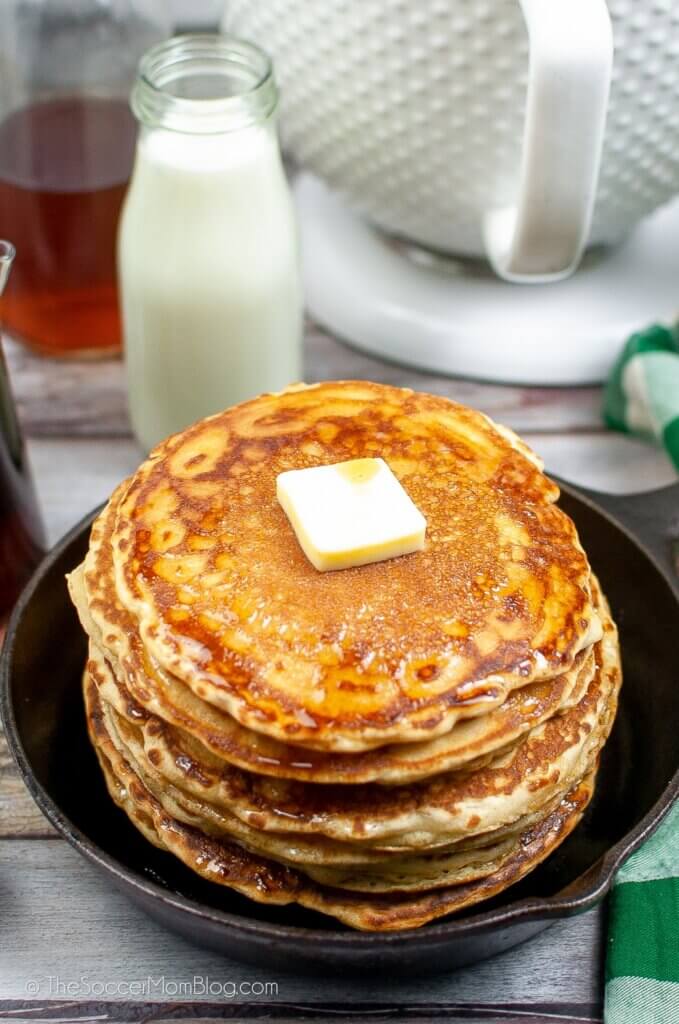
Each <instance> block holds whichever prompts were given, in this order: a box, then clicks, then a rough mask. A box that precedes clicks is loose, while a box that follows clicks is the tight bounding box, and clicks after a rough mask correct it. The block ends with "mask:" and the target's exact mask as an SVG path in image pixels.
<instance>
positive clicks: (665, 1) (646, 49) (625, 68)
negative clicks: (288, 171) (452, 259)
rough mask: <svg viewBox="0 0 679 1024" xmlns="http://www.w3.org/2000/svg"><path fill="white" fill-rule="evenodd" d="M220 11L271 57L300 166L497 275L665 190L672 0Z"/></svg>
mask: <svg viewBox="0 0 679 1024" xmlns="http://www.w3.org/2000/svg"><path fill="white" fill-rule="evenodd" d="M224 23H225V26H227V27H228V28H229V30H230V31H233V32H236V33H238V34H239V35H242V36H245V37H248V38H251V39H253V40H255V41H256V42H258V43H259V44H260V45H261V46H262V47H264V48H265V49H267V50H268V51H269V52H270V53H271V54H272V55H273V57H274V59H275V63H276V69H277V75H278V78H279V81H280V83H281V87H282V88H281V92H282V103H281V115H282V131H283V138H284V142H285V144H286V146H287V147H288V148H289V149H290V150H291V151H292V153H293V155H294V156H295V157H296V158H297V159H298V160H299V161H300V162H301V163H302V164H303V165H304V166H305V167H307V168H309V169H310V170H312V171H314V172H315V173H316V174H318V175H319V176H321V177H322V178H323V179H325V181H326V182H328V183H329V184H330V185H331V186H332V187H334V188H336V189H338V190H339V191H341V192H342V193H343V194H344V195H345V196H346V197H348V198H349V199H350V200H351V201H352V202H353V204H354V205H355V206H356V207H357V208H358V209H359V210H361V211H362V212H363V213H364V215H365V216H366V217H367V218H368V219H370V220H371V221H373V222H374V223H376V224H378V225H379V226H381V227H383V228H385V229H386V230H387V231H389V232H393V233H395V234H398V235H401V236H405V237H407V238H409V239H412V240H414V241H416V242H418V243H420V244H422V245H424V246H427V247H431V248H435V249H442V250H446V251H450V252H454V253H460V254H467V255H473V256H482V255H484V254H485V255H486V256H487V257H488V258H489V259H490V261H491V263H492V264H493V266H494V267H495V269H496V270H497V272H498V273H499V274H501V275H502V276H503V277H506V278H508V279H511V280H529V281H530V280H537V281H540V280H549V279H554V278H557V277H560V276H565V275H566V274H568V273H570V272H571V271H572V270H573V269H574V267H575V266H576V265H577V263H578V260H579V258H580V256H581V254H582V251H583V249H584V247H585V245H590V244H595V243H599V242H614V241H617V240H619V239H620V238H622V237H623V236H624V235H625V234H626V233H627V232H628V231H629V230H630V228H632V227H633V225H634V224H635V223H636V222H637V221H638V220H639V219H640V218H642V217H644V216H645V215H646V214H648V213H650V212H651V211H652V210H653V209H654V208H655V207H657V206H658V205H660V204H661V203H664V202H665V201H666V200H668V199H669V198H671V197H672V196H673V195H674V194H675V193H676V192H679V4H678V3H677V2H676V0H609V3H608V4H606V3H605V0H323V3H315V2H310V0H230V3H229V4H228V8H227V14H226V16H225V20H224ZM611 25H612V32H611ZM609 89H610V95H609Z"/></svg>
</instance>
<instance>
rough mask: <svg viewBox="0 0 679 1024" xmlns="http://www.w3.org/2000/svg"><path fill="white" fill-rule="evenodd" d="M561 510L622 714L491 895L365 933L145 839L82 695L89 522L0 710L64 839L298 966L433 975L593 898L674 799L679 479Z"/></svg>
mask: <svg viewBox="0 0 679 1024" xmlns="http://www.w3.org/2000/svg"><path fill="white" fill-rule="evenodd" d="M561 504H562V505H563V507H564V508H565V509H566V511H567V512H568V513H569V514H570V515H571V516H572V517H573V518H574V520H575V522H576V523H577V526H578V530H579V531H580V536H581V538H582V541H583V544H584V546H585V548H586V550H587V552H588V553H589V555H590V559H591V562H592V565H593V568H594V569H595V571H596V572H597V573H598V575H599V577H600V578H601V581H602V583H603V587H604V590H605V592H606V593H607V594H608V596H609V598H610V601H611V604H612V607H613V613H614V615H615V618H616V620H617V622H618V625H619V627H620V632H621V637H622V649H623V660H624V684H623V689H622V696H621V704H620V712H619V714H618V717H617V720H616V724H615V728H614V730H613V734H612V736H611V739H610V740H609V742H608V744H607V746H606V749H605V752H604V756H603V760H602V765H601V772H600V776H599V782H598V786H597V793H596V796H595V798H594V800H593V802H592V805H591V806H590V808H589V809H588V811H587V814H586V817H585V819H584V820H583V822H582V823H581V824H580V826H579V827H578V828H577V829H576V830H575V832H574V833H573V834H572V835H571V836H570V837H569V838H568V839H567V840H566V842H565V843H563V845H562V846H561V847H560V848H559V849H558V850H557V851H556V852H555V853H554V854H553V855H552V856H551V857H549V858H548V859H547V861H546V862H545V863H544V864H543V865H541V866H540V867H539V868H538V869H537V870H536V871H534V872H533V873H532V874H530V875H529V876H528V877H527V878H525V879H524V880H523V881H522V882H520V883H519V884H518V885H516V886H514V887H512V888H511V889H509V890H508V891H507V892H505V893H504V894H503V895H502V896H500V897H497V898H496V899H494V900H493V901H492V902H488V903H485V904H482V905H481V906H480V907H478V908H476V909H473V910H472V911H470V912H468V913H465V914H460V915H457V916H452V917H450V918H448V919H447V920H443V921H440V922H438V923H433V924H431V925H427V926H425V927H424V928H421V929H414V930H406V931H401V932H392V933H387V934H383V935H380V934H370V933H358V932H353V931H350V930H348V929H346V928H342V927H341V926H338V925H337V924H334V923H333V922H331V921H330V920H329V919H328V920H326V919H325V918H323V917H321V916H320V915H315V914H313V913H312V912H310V911H304V910H301V909H299V908H288V907H286V908H267V907H265V906H263V905H260V904H256V903H252V902H250V901H249V900H246V899H244V898H243V897H240V896H238V895H236V894H235V893H231V892H229V891H228V890H226V889H222V888H220V887H218V886H216V885H211V884H209V883H207V882H204V881H202V880H201V879H199V878H197V877H196V876H194V875H193V874H192V872H190V871H189V870H188V869H186V868H184V867H183V865H182V864H180V863H179V861H177V860H175V858H173V857H172V856H171V855H169V854H166V853H161V852H160V851H158V850H156V849H155V848H154V847H152V846H151V845H150V844H149V843H147V842H146V841H145V840H144V839H143V838H142V837H141V836H140V834H139V833H138V832H137V831H136V829H134V828H133V826H132V825H131V824H130V823H129V822H128V820H127V818H126V817H125V816H124V814H122V812H120V811H118V810H117V809H116V808H115V807H114V806H113V804H112V802H111V800H110V799H109V798H108V795H107V793H106V791H105V788H104V783H103V780H102V777H101V773H100V771H99V768H98V765H97V763H96V761H95V758H94V755H93V753H92V751H91V750H90V748H89V744H88V740H87V736H86V732H85V722H84V718H83V712H82V706H81V699H80V673H81V670H82V666H83V661H84V658H85V639H84V636H83V633H82V630H81V628H80V626H79V624H78V621H77V619H76V614H75V611H74V610H73V608H72V606H71V603H70V601H69V599H68V596H67V592H66V586H65V584H64V574H65V573H66V572H67V571H68V570H70V569H72V568H73V567H74V566H75V565H76V564H77V563H78V562H79V561H80V560H81V559H82V557H83V555H84V553H85V549H86V546H87V540H88V534H89V526H90V523H91V521H92V518H93V517H92V516H88V517H87V519H85V520H84V521H83V522H82V523H80V524H79V525H78V526H76V527H75V528H74V529H73V530H72V531H71V532H70V533H69V534H68V535H67V536H66V537H64V539H63V540H62V541H60V543H59V544H57V546H56V547H55V548H54V549H53V550H52V551H51V552H50V554H49V555H48V556H47V557H46V558H45V560H44V561H43V562H42V564H41V565H40V567H39V568H38V570H37V571H36V573H35V575H34V576H33V578H32V580H31V581H30V582H29V584H28V586H27V587H26V589H25V591H24V593H23V595H22V597H21V598H20V600H19V603H18V605H17V606H16V609H15V611H14V614H13V616H12V619H11V622H10V625H9V629H8V633H7V639H6V642H5V646H4V651H3V655H2V666H1V688H2V713H3V718H4V722H5V728H6V730H7V737H8V741H9V745H10V747H11V749H12V752H13V754H14V757H15V759H16V762H17V765H18V767H19V770H20V772H21V774H22V776H23V778H24V781H25V782H26V785H27V786H28V788H29V790H30V792H31V794H32V796H33V798H34V799H35V801H36V803H37V804H38V806H39V807H40V809H41V810H42V811H43V812H44V814H45V815H46V816H47V817H48V818H49V820H50V821H51V822H52V824H53V825H54V826H55V827H56V828H57V829H58V830H59V831H60V832H61V833H62V835H63V836H65V838H66V839H67V840H68V841H69V842H70V843H71V844H72V845H73V846H74V847H75V848H76V849H77V850H78V851H79V852H80V853H81V854H82V855H83V856H84V857H86V858H87V859H88V860H89V861H91V862H92V863H93V864H95V865H96V866H97V867H98V868H100V869H101V870H102V871H104V872H106V873H107V874H108V875H109V877H110V879H111V881H112V882H113V883H114V884H115V885H116V886H118V887H119V888H120V889H121V890H122V891H123V892H125V893H126V894H127V895H128V896H129V897H130V898H131V899H132V900H133V901H134V902H136V903H138V904H139V905H140V906H141V907H142V908H143V909H144V910H146V911H147V912H148V913H149V914H150V915H151V916H152V917H154V918H156V919H157V920H159V921H161V922H162V923H163V924H165V925H167V926H168V927H169V928H171V929H173V930H175V931H177V932H180V933H181V934H182V935H184V936H185V937H187V938H189V939H191V940H193V941H195V942H198V943H200V944H203V945H205V946H210V947H212V948H214V949H217V950H220V951H222V952H224V953H226V954H228V955H229V956H231V957H234V958H235V959H241V960H245V961H249V962H252V963H257V962H262V963H264V964H266V965H267V966H268V967H283V968H286V967H287V968H294V969H297V970H310V969H316V970H330V969H331V970H332V971H333V973H337V972H338V971H342V970H358V969H363V970H365V969H371V970H374V969H376V968H377V969H379V968H384V969H386V970H389V969H392V970H398V972H399V974H403V973H406V972H415V973H416V972H420V973H423V972H431V971H435V970H441V969H445V968H448V969H450V968H452V967H457V966H461V965H462V964H466V963H470V962H473V961H477V960H481V959H483V958H485V957H488V956H492V955H493V954H494V953H498V952H500V951H501V950H504V949H507V948H508V947H510V946H512V945H515V944H517V943H519V942H523V941H524V940H525V939H527V938H529V937H530V936H532V935H534V934H535V933H536V932H538V931H540V930H541V929H542V928H545V927H546V926H547V925H548V924H550V923H551V922H553V921H555V920H556V919H558V918H562V917H567V916H569V915H572V914H577V913H579V912H581V911H583V910H586V909H588V908H589V907H591V906H593V905H594V904H595V903H596V902H597V901H598V900H600V899H601V898H602V896H603V895H604V894H605V893H606V891H607V890H608V888H609V887H610V884H611V880H612V878H613V876H614V874H615V871H616V869H617V868H618V866H619V865H620V864H621V862H622V861H623V860H624V858H625V857H626V856H627V855H628V854H630V853H631V852H632V851H633V850H635V849H636V848H637V846H638V845H639V844H640V843H641V842H642V840H643V839H644V838H645V837H646V836H648V835H649V834H650V833H651V832H652V831H653V829H654V828H655V827H656V826H657V824H658V823H659V821H660V820H661V818H662V817H663V815H664V814H665V813H666V812H667V811H668V809H669V807H670V805H671V804H672V802H673V800H674V799H675V798H676V797H677V795H679V741H678V737H679V658H678V657H677V650H678V643H677V641H678V638H679V583H678V581H677V576H676V572H675V554H676V552H675V551H674V550H673V548H674V538H675V537H677V536H679V484H677V485H674V486H672V487H668V488H665V489H663V490H659V491H656V492H653V493H651V494H644V495H635V496H632V497H626V498H622V499H621V498H612V497H610V496H607V495H602V494H594V493H591V492H589V493H585V492H582V491H581V492H577V491H575V490H573V489H571V488H570V487H567V486H565V487H564V488H563V495H562V499H561Z"/></svg>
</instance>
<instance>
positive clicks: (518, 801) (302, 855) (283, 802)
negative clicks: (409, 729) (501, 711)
mask: <svg viewBox="0 0 679 1024" xmlns="http://www.w3.org/2000/svg"><path fill="white" fill-rule="evenodd" d="M597 647H598V650H597V667H598V671H597V674H596V676H595V678H594V679H593V680H592V683H591V684H590V686H589V688H588V690H587V693H586V694H585V696H584V697H583V699H582V700H581V701H580V703H579V704H578V705H577V706H576V707H575V708H573V709H572V710H570V711H568V712H566V713H564V714H562V715H559V716H555V717H554V718H552V719H550V720H549V721H548V722H546V723H544V724H543V725H541V726H539V727H537V728H536V729H534V730H532V731H531V732H530V733H529V734H528V735H527V736H526V737H525V738H524V739H523V740H522V741H521V742H520V743H518V744H516V745H515V746H514V747H512V748H510V749H509V750H508V751H507V752H505V753H502V754H500V755H499V756H498V757H497V758H495V759H494V760H491V761H490V763H488V764H487V765H486V766H484V767H481V768H479V767H477V768H476V769H475V770H473V771H462V772H453V773H446V774H443V775H439V776H436V777H435V778H433V779H431V780H427V781H425V782H422V783H419V784H415V785H411V786H403V787H388V788H387V787H380V786H375V785H365V786H360V787H355V786H349V787H347V786H344V787H343V786H335V787H331V786H324V785H318V786H313V785H305V784H299V783H285V782H281V781H274V782H271V781H270V780H268V779H266V778H264V779H261V778H258V777H257V776H252V775H248V774H246V773H244V772H240V771H239V770H237V769H230V770H229V771H228V774H227V775H225V776H224V777H223V780H222V781H223V785H222V786H221V787H216V786H213V787H212V788H211V789H210V787H209V786H206V785H205V783H206V781H207V779H206V776H205V775H203V773H202V771H201V768H200V766H198V768H197V770H194V771H191V772H188V773H186V775H185V776H184V778H183V779H182V780H181V781H180V784H179V785H176V784H175V782H174V781H169V780H168V778H167V777H166V776H164V775H163V773H162V771H161V769H160V763H159V759H156V758H149V757H148V756H147V752H146V749H145V747H144V743H143V740H142V738H141V735H140V730H139V729H138V728H137V727H135V726H131V725H130V724H129V723H126V722H125V720H124V719H122V717H121V718H120V720H118V719H117V716H116V715H115V712H113V721H112V723H111V720H110V717H109V733H111V731H112V730H113V731H114V732H116V733H118V734H119V736H121V737H122V744H121V743H120V741H119V743H118V746H119V749H120V752H121V753H123V754H124V756H126V758H127V760H128V761H130V763H131V764H132V766H133V767H134V768H135V770H136V771H137V773H138V774H140V775H141V776H143V778H144V781H145V782H146V784H147V786H148V788H149V789H151V790H152V791H153V792H154V794H155V795H156V797H157V798H158V799H159V801H160V802H161V804H163V806H164V807H165V808H166V809H168V810H170V812H171V813H172V814H173V816H175V817H176V816H178V807H179V808H183V809H184V810H185V811H186V812H187V814H189V816H190V817H189V819H188V822H189V823H190V824H197V823H200V824H201V825H202V826H203V827H204V828H205V829H206V830H207V831H213V832H217V833H220V832H223V833H225V834H228V835H229V836H231V837H233V838H236V839H237V840H238V841H240V842H242V843H244V844H245V845H247V846H248V848H250V849H252V850H253V851H254V852H259V853H264V854H266V855H268V856H272V857H274V858H275V859H283V860H287V859H288V858H289V857H290V854H289V849H290V847H291V846H294V847H295V848H296V850H297V854H296V856H295V857H294V858H292V859H293V860H297V861H301V862H305V863H306V862H309V861H310V860H311V861H318V860H320V861H321V863H327V862H328V861H329V860H331V859H334V860H335V861H337V860H338V859H339V860H342V857H341V856H340V858H337V857H336V856H335V854H336V853H337V852H338V851H337V850H336V847H334V846H333V845H332V844H331V843H328V842H327V841H326V840H327V839H329V840H335V841H339V842H340V844H341V843H347V842H351V843H352V844H355V845H360V844H366V845H371V846H372V847H375V845H376V844H377V845H379V846H380V847H382V848H385V847H387V848H389V847H391V848H392V849H393V848H394V847H397V848H400V849H419V848H424V849H431V848H432V847H434V846H440V845H442V844H452V843H454V842H457V841H460V840H463V839H465V838H466V837H468V836H470V835H471V836H474V837H478V836H482V835H484V834H487V833H491V832H493V831H494V830H496V829H499V828H502V827H506V826H511V825H513V824H514V823H515V822H517V821H519V820H520V819H521V818H522V817H523V816H525V815H527V814H532V813H535V812H537V811H539V810H540V809H541V808H542V807H543V806H545V805H546V804H547V803H549V802H550V801H551V800H553V799H554V798H555V797H557V796H559V795H563V793H564V792H565V790H567V789H569V788H571V787H572V785H573V784H575V783H576V782H577V781H579V779H581V778H582V777H583V776H584V775H586V774H588V773H589V772H590V771H591V769H592V766H593V764H594V762H595V761H596V759H597V758H598V755H599V752H600V750H601V747H602V746H603V743H604V742H605V740H606V738H607V736H608V732H609V730H610V726H611V724H612V721H613V717H614V714H615V708H616V703H617V693H618V689H619V685H620V678H621V673H620V666H619V661H618V647H617V636H616V631H615V627H614V626H613V624H612V623H611V622H610V620H608V621H607V622H606V626H605V633H604V639H603V640H602V641H601V643H600V644H599V645H597ZM88 669H89V677H90V678H91V679H92V680H93V681H94V683H95V685H96V683H97V680H98V677H99V675H100V669H99V667H98V666H97V664H96V661H91V662H90V665H89V666H88ZM152 749H153V748H152ZM154 762H158V763H154ZM166 798H167V800H166ZM276 833H282V835H277V834H276ZM309 836H311V837H312V842H311V843H309V842H308V839H305V837H309ZM321 837H324V838H323V839H321ZM339 853H340V854H345V853H346V850H343V849H340V850H339ZM343 862H344V863H345V864H346V863H350V861H347V860H346V859H345V860H344V861H343Z"/></svg>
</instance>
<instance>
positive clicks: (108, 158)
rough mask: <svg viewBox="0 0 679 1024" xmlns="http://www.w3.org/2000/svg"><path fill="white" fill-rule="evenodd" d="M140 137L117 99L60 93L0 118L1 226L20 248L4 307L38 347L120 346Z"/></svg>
mask: <svg viewBox="0 0 679 1024" xmlns="http://www.w3.org/2000/svg"><path fill="white" fill-rule="evenodd" d="M135 136H136V126H135V122H134V118H133V117H132V114H131V112H130V111H129V109H128V106H127V103H126V102H125V101H124V100H117V99H102V98H95V97H67V98H63V99H53V100H49V101H45V102H40V103H34V104H31V105H30V106H27V107H23V108H21V109H18V110H15V111H14V112H13V113H12V114H10V115H9V116H8V117H7V118H6V119H5V120H4V121H3V122H2V123H0V228H1V232H0V233H2V235H4V236H5V237H7V238H9V239H11V240H12V241H13V242H14V244H15V246H16V249H17V257H16V261H15V264H14V269H13V273H12V277H11V279H10V282H9V284H8V286H7V290H6V292H5V294H4V296H3V298H2V299H1V300H0V310H1V312H2V320H3V323H4V326H5V329H6V330H8V331H9V332H10V333H12V334H14V335H15V336H18V337H19V338H20V339H21V340H22V341H24V342H26V344H28V345H30V346H32V347H33V348H36V349H39V350H41V351H42V352H45V353H51V354H54V355H69V354H71V355H82V354H84V353H86V354H91V355H97V354H102V355H103V354H106V353H110V352H114V351H116V350H117V349H119V348H120V336H121V330H120V317H119V313H118V296H117V288H116V260H115V248H116V232H117V225H118V216H119V214H120V208H121V205H122V201H123V197H124V195H125V190H126V187H127V182H128V179H129V176H130V172H131V169H132V160H133V155H134V144H135Z"/></svg>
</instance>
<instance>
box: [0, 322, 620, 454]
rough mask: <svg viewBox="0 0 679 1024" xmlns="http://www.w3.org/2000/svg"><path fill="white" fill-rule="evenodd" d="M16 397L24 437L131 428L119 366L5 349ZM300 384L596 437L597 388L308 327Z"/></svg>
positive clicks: (10, 345)
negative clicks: (439, 403)
mask: <svg viewBox="0 0 679 1024" xmlns="http://www.w3.org/2000/svg"><path fill="white" fill-rule="evenodd" d="M6 351H7V359H8V363H9V367H10V373H11V377H12V382H13V387H14V392H15V395H16V399H17V404H18V407H19V412H20V415H21V420H22V423H23V425H24V429H25V431H26V434H27V436H29V437H50V436H64V437H67V436H72V437H126V436H128V435H129V433H130V425H129V420H128V416H127V408H126V403H125V376H124V369H123V364H122V362H121V361H120V360H115V359H114V360H102V361H83V360H60V359H47V358H44V357H39V356H35V355H33V354H32V353H30V352H28V351H27V350H26V349H24V348H23V347H22V346H21V345H19V344H17V343H16V342H12V341H7V342H6ZM305 352H306V360H305V379H306V380H308V381H316V380H327V379H333V378H361V379H366V378H370V379H374V380H378V381H384V382H385V383H390V384H396V385H400V386H408V387H415V388H419V389H421V390H424V391H432V392H434V393H435V394H441V395H447V396H448V397H450V398H454V399H457V400H458V401H460V402H464V403H466V404H467V405H472V406H475V407H476V408H479V409H482V410H483V411H484V412H487V413H488V414H489V415H491V416H494V417H495V418H496V419H498V420H500V421H501V422H504V423H506V424H507V425H508V426H511V427H514V428H515V429H516V430H519V431H523V432H525V431H540V432H543V431H544V432H550V433H551V432H559V431H573V430H579V431H582V430H590V431H592V430H601V429H602V428H601V417H600V411H599V406H600V395H599V390H598V389H597V388H575V389H564V388H520V387H502V386H500V385H493V384H479V383H474V382H471V381H463V380H453V379H451V378H446V377H437V376H434V375H432V374H429V373H418V372H416V371H413V370H409V369H406V368H403V367H399V366H395V365H394V366H392V365H389V364H387V363H384V362H382V361H381V360H377V359H372V358H370V357H369V356H366V355H364V354H362V353H359V352H355V351H353V350H352V349H350V348H348V347H347V346H346V345H342V344H340V343H339V342H338V341H336V340H335V339H333V338H331V337H330V336H329V335H328V334H327V333H325V332H324V331H322V330H320V329H319V328H317V327H315V326H314V325H313V324H311V323H309V324H308V325H307V332H306V346H305Z"/></svg>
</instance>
